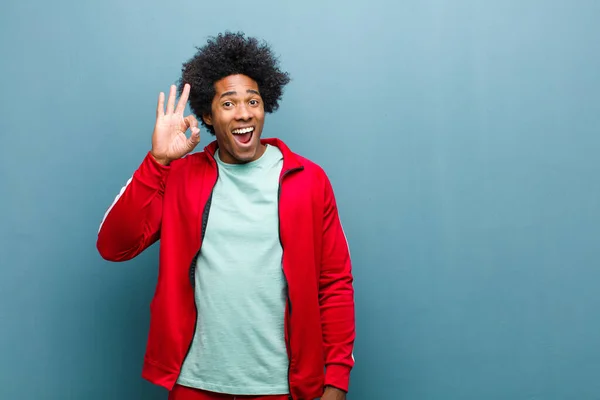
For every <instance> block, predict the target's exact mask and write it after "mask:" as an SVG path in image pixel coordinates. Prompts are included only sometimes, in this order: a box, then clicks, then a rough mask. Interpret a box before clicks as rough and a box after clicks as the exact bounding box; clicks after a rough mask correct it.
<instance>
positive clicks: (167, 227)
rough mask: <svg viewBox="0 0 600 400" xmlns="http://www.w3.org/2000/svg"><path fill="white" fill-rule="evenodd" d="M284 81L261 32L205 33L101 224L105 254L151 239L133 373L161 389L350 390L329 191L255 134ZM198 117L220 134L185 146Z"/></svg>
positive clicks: (265, 396) (184, 396) (228, 392)
mask: <svg viewBox="0 0 600 400" xmlns="http://www.w3.org/2000/svg"><path fill="white" fill-rule="evenodd" d="M288 82H289V77H288V74H287V73H284V72H282V71H280V69H279V67H278V62H277V59H276V58H275V57H274V56H273V54H272V52H271V50H270V48H269V46H268V45H267V44H264V43H260V42H259V41H257V40H256V39H254V38H246V37H245V35H244V34H242V33H238V34H233V33H226V34H221V35H219V36H217V37H216V38H212V39H210V40H209V41H208V43H207V44H206V45H205V46H204V47H202V48H200V49H199V50H198V52H197V53H196V55H195V56H194V57H193V58H191V59H190V60H189V61H188V62H186V63H185V64H184V67H183V75H182V79H181V82H180V85H179V93H180V98H179V101H178V103H177V105H176V104H175V103H176V94H177V93H176V92H177V88H176V87H175V86H171V89H170V92H169V96H168V99H167V104H166V108H165V104H164V102H165V95H164V94H163V93H160V95H159V99H158V107H157V113H156V125H155V127H154V132H153V135H152V149H151V150H150V151H149V152H148V154H147V155H146V157H145V158H144V160H143V161H142V163H141V165H140V166H139V168H138V169H137V171H136V172H135V173H134V174H133V176H132V178H131V179H130V180H129V181H128V182H127V184H126V186H125V187H124V188H123V189H122V190H121V192H120V193H119V195H118V196H117V198H116V199H115V201H114V203H113V204H112V206H111V207H110V208H109V210H108V211H107V212H106V215H105V217H104V220H103V221H102V224H101V226H100V230H99V233H98V242H97V247H98V251H99V252H100V254H101V255H102V257H104V258H105V259H107V260H111V261H125V260H129V259H132V258H133V257H135V256H137V255H138V254H140V253H141V252H142V251H143V250H144V249H146V248H147V247H148V246H150V245H151V244H153V243H154V242H156V241H157V240H159V239H160V257H159V258H160V263H159V275H158V283H157V287H156V292H155V294H154V298H153V300H152V303H151V321H150V332H149V337H148V343H147V349H146V356H145V359H144V366H143V372H142V375H143V377H144V378H146V379H148V380H149V381H151V382H153V383H155V384H157V385H161V386H164V387H165V388H167V389H168V390H169V391H170V394H169V399H171V400H192V399H196V400H210V399H223V400H226V399H229V400H233V399H254V400H259V399H261V400H283V399H293V400H307V399H315V398H318V397H320V398H321V399H322V400H343V399H345V398H346V392H347V391H348V383H349V375H350V370H351V368H352V367H353V364H354V358H353V356H352V350H353V345H354V337H355V330H354V300H353V297H354V292H353V288H352V280H353V278H352V272H351V262H350V257H349V252H348V246H347V243H346V239H345V236H344V232H343V230H342V226H341V224H340V221H339V218H338V212H337V208H336V202H335V198H334V194H333V190H332V188H331V185H330V182H329V180H328V178H327V176H326V174H325V173H324V172H323V170H322V169H321V168H320V167H319V166H317V165H316V164H314V163H312V162H311V161H309V160H307V159H305V158H303V157H301V156H299V155H297V154H295V153H293V152H292V151H291V150H290V149H289V148H288V147H287V146H286V145H285V144H284V143H283V142H282V141H281V140H278V139H261V134H262V129H263V124H264V117H265V113H270V112H273V111H275V110H276V109H277V108H278V104H279V100H280V99H281V96H282V93H283V87H284V86H285V85H286V84H287V83H288ZM188 99H189V104H190V108H191V110H192V112H193V114H194V115H195V116H194V115H187V116H184V110H185V106H186V104H187V102H188ZM196 117H197V118H196ZM198 120H200V123H201V124H202V125H203V126H205V127H206V128H207V130H208V131H209V132H211V133H212V134H213V135H215V136H216V140H215V141H213V142H212V143H211V144H210V145H208V146H207V147H206V148H205V149H204V151H203V152H199V153H194V154H190V152H191V151H192V150H193V149H194V148H195V147H196V145H197V144H198V143H199V141H200V129H199V127H198ZM188 129H189V130H190V131H191V134H190V135H189V137H188V136H187V135H186V132H187V130H188Z"/></svg>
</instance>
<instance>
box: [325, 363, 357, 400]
mask: <svg viewBox="0 0 600 400" xmlns="http://www.w3.org/2000/svg"><path fill="white" fill-rule="evenodd" d="M350 369H351V368H350V367H347V366H345V365H339V364H330V365H328V366H327V368H326V369H325V386H333V387H335V388H338V389H340V390H343V391H344V392H346V393H347V392H348V386H349V384H350Z"/></svg>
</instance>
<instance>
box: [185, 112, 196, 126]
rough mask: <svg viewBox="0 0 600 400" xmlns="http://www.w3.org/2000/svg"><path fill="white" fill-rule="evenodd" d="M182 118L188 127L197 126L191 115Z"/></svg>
mask: <svg viewBox="0 0 600 400" xmlns="http://www.w3.org/2000/svg"><path fill="white" fill-rule="evenodd" d="M183 120H184V121H185V125H186V126H187V127H188V128H193V127H198V120H197V119H196V117H194V116H193V115H188V116H187V117H185V118H184V119H183Z"/></svg>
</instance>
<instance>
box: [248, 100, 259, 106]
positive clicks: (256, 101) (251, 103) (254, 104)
mask: <svg viewBox="0 0 600 400" xmlns="http://www.w3.org/2000/svg"><path fill="white" fill-rule="evenodd" d="M250 105H251V106H257V105H258V100H256V99H252V100H250Z"/></svg>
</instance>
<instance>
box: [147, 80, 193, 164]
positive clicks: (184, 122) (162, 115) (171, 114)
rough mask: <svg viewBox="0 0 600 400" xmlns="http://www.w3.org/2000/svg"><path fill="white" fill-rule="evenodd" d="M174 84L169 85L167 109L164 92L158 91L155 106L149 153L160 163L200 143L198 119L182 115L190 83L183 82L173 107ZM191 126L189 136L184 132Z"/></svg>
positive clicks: (166, 162) (180, 154)
mask: <svg viewBox="0 0 600 400" xmlns="http://www.w3.org/2000/svg"><path fill="white" fill-rule="evenodd" d="M175 93H176V88H175V85H171V90H170V92H169V100H168V102H167V109H166V110H165V109H164V104H165V94H164V93H163V92H160V95H159V96H158V106H157V108H156V124H155V125H154V132H153V133H152V150H151V151H150V154H151V155H152V156H153V157H154V159H155V160H156V161H158V162H159V163H160V164H163V165H168V164H169V163H170V162H171V161H173V160H176V159H178V158H181V157H183V156H184V155H186V154H187V153H189V152H190V151H192V150H194V147H196V145H197V144H198V143H200V129H198V120H197V119H196V118H195V117H194V116H193V115H188V116H187V117H185V118H184V117H183V111H184V110H185V105H186V103H187V100H188V96H189V94H190V85H189V84H187V83H186V84H185V86H184V87H183V92H182V93H181V98H180V99H179V102H178V103H177V108H175ZM188 128H191V132H192V134H191V136H190V137H189V138H188V137H187V136H186V135H185V133H186V131H187V130H188Z"/></svg>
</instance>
